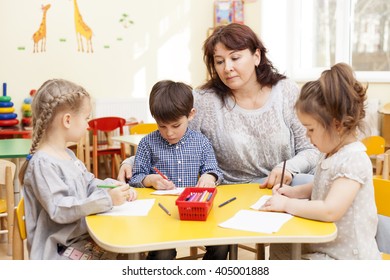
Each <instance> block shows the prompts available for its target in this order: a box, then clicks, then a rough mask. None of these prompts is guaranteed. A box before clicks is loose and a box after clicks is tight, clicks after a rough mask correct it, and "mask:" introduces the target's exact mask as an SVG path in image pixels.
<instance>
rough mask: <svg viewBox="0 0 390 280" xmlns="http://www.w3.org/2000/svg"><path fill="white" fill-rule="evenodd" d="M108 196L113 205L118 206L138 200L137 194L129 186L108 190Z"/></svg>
mask: <svg viewBox="0 0 390 280" xmlns="http://www.w3.org/2000/svg"><path fill="white" fill-rule="evenodd" d="M108 194H109V195H110V196H111V199H112V205H114V206H118V205H121V204H123V203H124V202H126V201H133V200H136V199H137V192H136V191H135V189H134V188H131V187H130V186H129V185H127V184H126V185H120V186H118V187H116V188H112V189H110V190H108Z"/></svg>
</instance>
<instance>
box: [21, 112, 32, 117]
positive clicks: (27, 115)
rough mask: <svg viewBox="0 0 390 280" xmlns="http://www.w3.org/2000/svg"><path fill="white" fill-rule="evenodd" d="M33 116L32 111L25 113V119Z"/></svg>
mask: <svg viewBox="0 0 390 280" xmlns="http://www.w3.org/2000/svg"><path fill="white" fill-rule="evenodd" d="M31 116H32V112H31V111H24V112H23V117H31Z"/></svg>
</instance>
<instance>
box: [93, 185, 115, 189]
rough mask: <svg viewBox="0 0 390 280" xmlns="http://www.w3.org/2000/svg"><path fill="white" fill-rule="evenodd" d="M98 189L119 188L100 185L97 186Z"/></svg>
mask: <svg viewBox="0 0 390 280" xmlns="http://www.w3.org/2000/svg"><path fill="white" fill-rule="evenodd" d="M97 187H98V188H102V189H114V188H116V187H118V186H115V185H98V186H97Z"/></svg>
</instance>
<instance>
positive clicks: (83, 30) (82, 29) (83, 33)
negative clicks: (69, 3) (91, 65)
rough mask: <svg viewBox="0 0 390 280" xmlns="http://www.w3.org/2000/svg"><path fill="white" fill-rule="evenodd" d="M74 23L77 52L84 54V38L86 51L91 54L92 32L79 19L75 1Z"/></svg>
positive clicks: (81, 19)
mask: <svg viewBox="0 0 390 280" xmlns="http://www.w3.org/2000/svg"><path fill="white" fill-rule="evenodd" d="M73 3H74V23H75V27H76V39H77V50H78V51H80V49H81V51H82V52H84V45H83V39H82V37H84V38H85V41H86V51H87V52H91V53H93V48H92V30H91V28H89V26H88V25H87V24H85V22H84V21H83V18H82V17H81V14H80V11H79V7H78V5H77V1H76V0H74V1H73Z"/></svg>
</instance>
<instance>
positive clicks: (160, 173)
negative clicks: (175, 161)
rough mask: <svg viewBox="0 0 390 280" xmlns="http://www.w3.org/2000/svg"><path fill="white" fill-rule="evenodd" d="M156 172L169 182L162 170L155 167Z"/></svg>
mask: <svg viewBox="0 0 390 280" xmlns="http://www.w3.org/2000/svg"><path fill="white" fill-rule="evenodd" d="M153 169H154V171H156V172H157V174H159V175H160V176H161V177H163V178H164V179H165V180H168V177H167V176H165V175H164V174H163V173H162V172H161V171H160V170H158V169H157V167H153Z"/></svg>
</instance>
